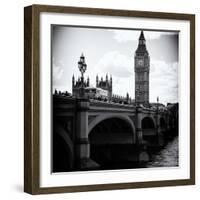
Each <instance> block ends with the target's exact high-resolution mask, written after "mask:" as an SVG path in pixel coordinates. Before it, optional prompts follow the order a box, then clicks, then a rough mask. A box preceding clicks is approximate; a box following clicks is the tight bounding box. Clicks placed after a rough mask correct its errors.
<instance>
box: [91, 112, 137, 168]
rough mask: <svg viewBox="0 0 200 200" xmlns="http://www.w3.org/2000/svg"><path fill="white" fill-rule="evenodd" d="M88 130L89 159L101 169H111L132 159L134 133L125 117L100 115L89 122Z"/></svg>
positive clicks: (133, 127) (131, 123) (127, 118)
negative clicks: (116, 164)
mask: <svg viewBox="0 0 200 200" xmlns="http://www.w3.org/2000/svg"><path fill="white" fill-rule="evenodd" d="M88 130H89V131H88V139H89V143H90V158H91V159H92V160H94V161H95V162H96V163H98V164H99V165H100V166H101V168H102V169H113V168H115V167H116V166H115V163H118V162H125V163H126V162H127V160H129V159H130V157H131V158H132V153H133V151H134V148H133V146H134V144H135V139H136V138H135V137H136V136H135V134H136V133H135V126H134V124H133V122H132V120H131V119H130V118H129V117H128V116H127V115H119V114H118V115H117V114H116V115H115V114H106V115H100V116H98V117H96V118H95V119H93V121H92V122H90V124H89V128H88Z"/></svg>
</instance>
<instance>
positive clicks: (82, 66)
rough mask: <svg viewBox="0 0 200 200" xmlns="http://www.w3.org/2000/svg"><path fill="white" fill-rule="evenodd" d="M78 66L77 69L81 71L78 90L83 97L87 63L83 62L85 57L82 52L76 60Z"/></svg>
mask: <svg viewBox="0 0 200 200" xmlns="http://www.w3.org/2000/svg"><path fill="white" fill-rule="evenodd" d="M78 68H79V71H80V72H81V90H80V96H81V97H83V96H84V73H85V71H86V69H87V65H86V63H85V57H84V55H83V53H82V55H81V57H80V60H79V61H78Z"/></svg>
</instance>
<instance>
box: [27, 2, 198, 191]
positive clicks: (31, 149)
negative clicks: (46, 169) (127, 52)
mask: <svg viewBox="0 0 200 200" xmlns="http://www.w3.org/2000/svg"><path fill="white" fill-rule="evenodd" d="M41 13H57V14H59V15H64V14H78V15H81V16H84V15H88V16H90V17H93V16H98V17H104V16H110V17H122V18H123V17H125V18H127V19H132V18H141V19H144V20H145V19H154V20H159V19H162V20H170V21H173V20H175V21H176V20H177V21H179V22H181V21H186V22H188V23H189V33H188V34H189V36H190V39H189V44H190V45H189V50H188V52H189V54H190V55H189V57H190V59H189V65H188V68H189V72H190V77H189V79H190V80H189V86H188V87H189V90H190V97H189V100H190V104H189V105H190V106H189V116H188V119H189V129H190V131H189V132H188V135H189V136H188V137H189V146H190V147H189V157H190V160H189V177H188V178H180V179H172V180H171V179H170V180H156V181H153V180H152V181H138V182H137V181H133V182H130V181H129V182H117V183H116V182H113V183H101V184H86V185H82V184H80V185H65V186H60V185H57V186H52V187H51V186H50V187H41V185H40V180H41V169H40V167H41V166H40V165H41V162H40V161H41V160H40V159H41V153H40V150H41V149H40V145H41V140H40V126H41V121H40V110H41V104H40V87H41V85H40V84H41V82H40V69H41V68H40V64H41V62H40V61H41V55H40V42H41V38H40V29H41V21H40V20H41V19H40V14H41ZM85 173H86V172H85ZM192 184H195V16H194V15H192V14H178V13H161V12H147V11H131V10H114V9H99V8H80V7H64V6H50V5H32V6H28V7H25V9H24V191H25V192H27V193H30V194H47V193H63V192H83V191H98V190H112V189H130V188H148V187H161V186H176V185H192Z"/></svg>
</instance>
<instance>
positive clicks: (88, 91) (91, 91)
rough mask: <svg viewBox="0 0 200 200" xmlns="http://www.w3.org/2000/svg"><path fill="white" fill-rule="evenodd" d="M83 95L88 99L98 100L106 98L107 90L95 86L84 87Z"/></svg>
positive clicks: (105, 99)
mask: <svg viewBox="0 0 200 200" xmlns="http://www.w3.org/2000/svg"><path fill="white" fill-rule="evenodd" d="M85 96H86V97H88V98H90V99H98V100H104V101H107V100H108V91H107V90H103V89H101V88H95V87H86V88H85Z"/></svg>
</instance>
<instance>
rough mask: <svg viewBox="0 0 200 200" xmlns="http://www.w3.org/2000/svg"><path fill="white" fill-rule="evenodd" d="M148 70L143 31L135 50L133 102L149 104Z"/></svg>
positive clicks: (147, 54)
mask: <svg viewBox="0 0 200 200" xmlns="http://www.w3.org/2000/svg"><path fill="white" fill-rule="evenodd" d="M149 71H150V57H149V53H148V51H147V49H146V40H145V37H144V33H143V31H141V33H140V37H139V43H138V47H137V50H136V51H135V103H136V105H140V104H142V105H144V106H147V107H148V106H149Z"/></svg>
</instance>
